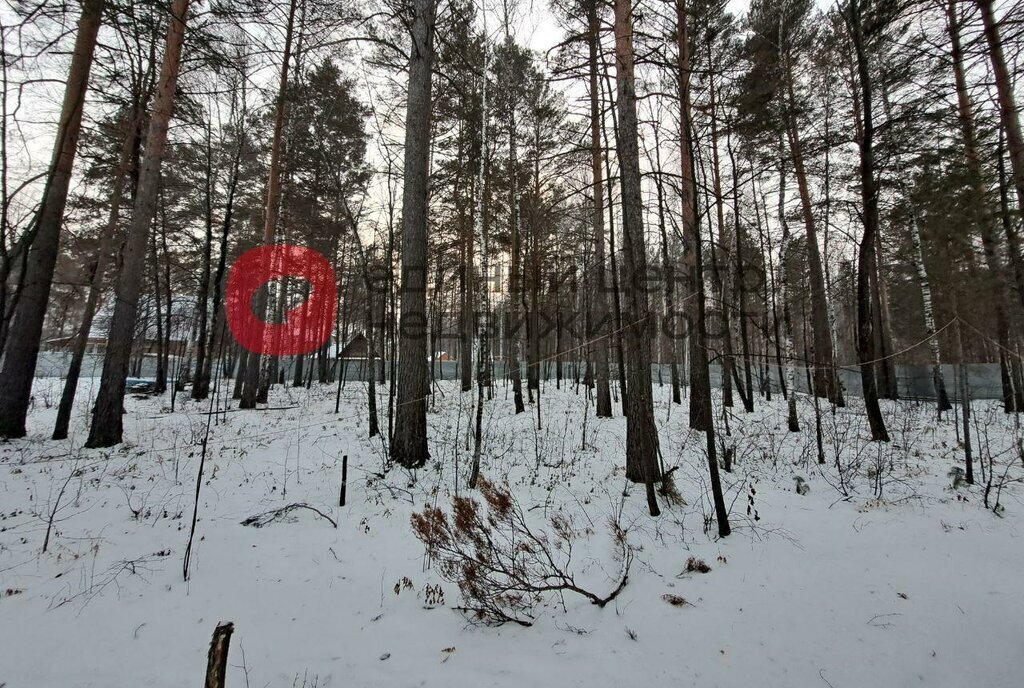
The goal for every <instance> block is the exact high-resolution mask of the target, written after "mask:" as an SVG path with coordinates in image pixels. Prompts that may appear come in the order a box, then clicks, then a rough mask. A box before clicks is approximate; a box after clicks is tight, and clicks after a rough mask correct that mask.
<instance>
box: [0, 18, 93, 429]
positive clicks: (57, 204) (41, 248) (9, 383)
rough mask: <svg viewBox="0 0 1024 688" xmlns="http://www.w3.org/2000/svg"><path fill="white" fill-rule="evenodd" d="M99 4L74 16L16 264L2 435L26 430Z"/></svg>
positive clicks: (0, 376) (0, 399)
mask: <svg viewBox="0 0 1024 688" xmlns="http://www.w3.org/2000/svg"><path fill="white" fill-rule="evenodd" d="M104 5H105V2H104V0H84V2H83V4H82V14H81V16H80V17H79V19H78V29H77V33H76V36H75V47H74V53H73V54H72V57H71V66H70V68H69V69H68V79H67V83H66V85H65V87H64V103H63V105H62V107H61V114H60V122H59V124H58V126H57V137H56V140H55V141H54V145H53V157H52V159H51V162H50V167H49V170H48V172H47V176H46V184H45V186H44V188H43V202H42V205H41V206H40V208H39V213H38V215H37V216H36V219H35V223H34V224H35V227H34V228H33V229H30V230H29V231H30V232H34V236H33V237H32V241H31V247H30V248H29V250H28V252H27V255H26V256H25V258H24V263H23V267H22V268H21V270H22V273H21V275H20V280H21V290H20V292H19V293H18V295H17V306H16V307H15V311H14V316H13V323H12V326H11V327H10V330H9V333H8V335H7V341H6V342H5V345H4V361H3V368H2V369H0V435H2V436H3V437H24V436H25V417H26V415H27V414H28V407H29V403H30V400H31V398H32V381H33V379H34V377H35V372H36V359H37V358H38V356H39V343H40V339H41V338H42V333H43V319H44V318H45V316H46V305H47V302H48V301H49V299H50V287H51V285H52V283H53V272H54V268H55V267H56V265H57V254H58V252H59V250H60V235H61V225H62V224H63V222H64V208H65V206H66V204H67V199H68V187H69V186H70V184H71V174H72V172H73V170H74V165H75V154H76V152H77V151H78V138H79V134H80V133H81V130H82V112H83V110H84V106H85V93H86V90H87V88H88V84H89V72H90V70H91V69H92V62H93V55H94V53H95V51H96V37H97V35H98V33H99V29H100V23H101V22H102V19H103V8H104Z"/></svg>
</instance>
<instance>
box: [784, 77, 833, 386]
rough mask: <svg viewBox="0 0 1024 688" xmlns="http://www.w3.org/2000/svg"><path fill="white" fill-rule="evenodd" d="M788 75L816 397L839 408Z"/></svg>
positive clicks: (789, 121)
mask: <svg viewBox="0 0 1024 688" xmlns="http://www.w3.org/2000/svg"><path fill="white" fill-rule="evenodd" d="M786 72H787V74H786V86H787V96H788V100H789V102H788V109H789V110H790V114H789V115H788V116H787V117H786V125H787V126H786V135H787V138H788V140H789V150H790V153H791V155H792V157H793V174H794V176H795V177H796V184H797V189H798V191H799V193H800V209H801V211H802V216H803V221H804V229H805V231H806V233H807V278H808V281H809V282H810V296H811V334H812V343H813V351H814V355H813V357H811V360H810V361H809V364H810V365H811V366H812V367H813V368H814V390H813V393H814V394H816V395H818V396H820V397H827V398H828V400H829V401H830V402H832V403H833V404H838V403H840V400H841V398H842V392H841V391H840V389H839V381H838V379H837V378H836V368H835V352H834V350H833V346H832V332H831V330H830V329H829V318H828V299H827V297H826V292H825V276H824V270H823V268H822V264H821V250H820V249H819V247H818V227H817V223H816V222H815V219H814V207H813V205H812V203H811V191H810V186H809V185H808V183H807V172H806V170H805V169H804V155H803V144H802V142H801V140H800V130H799V127H798V125H797V122H796V116H795V115H794V114H792V110H793V109H794V108H795V107H796V98H795V96H794V94H793V75H792V72H791V66H790V65H789V63H788V61H787V63H786Z"/></svg>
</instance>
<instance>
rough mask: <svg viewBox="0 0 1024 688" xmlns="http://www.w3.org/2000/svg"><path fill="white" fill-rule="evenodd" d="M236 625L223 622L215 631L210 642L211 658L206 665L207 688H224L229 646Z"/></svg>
mask: <svg viewBox="0 0 1024 688" xmlns="http://www.w3.org/2000/svg"><path fill="white" fill-rule="evenodd" d="M234 630H235V624H233V623H231V622H230V621H222V622H221V623H219V624H217V628H215V629H213V640H211V641H210V657H209V660H208V661H207V663H206V688H224V674H225V672H226V671H227V668H228V645H229V644H230V643H231V633H232V632H233V631H234Z"/></svg>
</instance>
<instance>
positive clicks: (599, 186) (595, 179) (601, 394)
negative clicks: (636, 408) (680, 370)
mask: <svg viewBox="0 0 1024 688" xmlns="http://www.w3.org/2000/svg"><path fill="white" fill-rule="evenodd" d="M600 30H601V26H600V23H599V21H598V16H597V0H588V2H587V48H588V57H589V61H588V67H589V75H588V76H589V79H590V173H591V185H592V189H593V197H594V214H593V217H592V227H593V231H594V262H595V263H596V264H595V266H594V275H595V279H596V282H597V287H596V288H595V289H593V290H592V293H593V299H594V300H593V302H592V316H591V317H592V321H593V322H595V323H597V326H596V327H595V328H594V335H595V336H594V368H595V373H596V375H595V382H596V385H597V388H596V390H595V392H596V394H597V403H596V408H595V412H596V414H597V417H598V418H611V417H612V396H611V387H610V385H609V381H608V374H609V369H608V349H609V346H608V345H609V338H610V337H611V330H612V328H611V327H610V323H609V319H608V284H607V279H608V276H607V272H606V262H607V258H606V256H605V236H604V180H603V175H602V169H601V165H602V153H603V150H602V146H601V124H602V120H603V117H602V116H601V93H600V89H599V86H598V81H597V80H598V49H599V39H600Z"/></svg>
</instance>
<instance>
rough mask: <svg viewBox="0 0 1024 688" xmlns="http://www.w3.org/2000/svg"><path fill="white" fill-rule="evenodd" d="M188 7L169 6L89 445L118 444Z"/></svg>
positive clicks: (184, 0)
mask: <svg viewBox="0 0 1024 688" xmlns="http://www.w3.org/2000/svg"><path fill="white" fill-rule="evenodd" d="M188 9H189V0H172V2H171V6H170V18H169V21H168V25H167V35H166V38H165V41H164V56H163V60H162V62H161V65H160V77H159V80H158V82H157V89H156V96H155V98H154V101H153V110H152V112H151V113H150V118H149V130H148V131H147V133H146V152H145V156H144V157H143V160H142V165H141V168H140V170H139V180H138V187H137V191H136V194H135V206H134V209H133V211H132V220H131V225H130V226H129V227H128V237H127V240H126V242H125V246H124V253H123V258H122V261H121V272H120V274H119V275H118V280H117V286H116V287H115V290H114V294H115V303H114V316H113V319H112V320H111V323H110V330H109V333H108V335H107V352H106V355H105V356H104V358H103V373H102V376H101V379H100V385H99V394H98V395H97V397H96V407H95V410H94V412H93V418H92V425H91V427H90V429H89V439H88V440H87V442H86V446H87V447H110V446H113V445H115V444H118V443H119V442H121V438H122V430H123V426H122V423H123V418H122V414H123V413H124V390H125V378H126V377H127V376H128V363H129V357H130V356H131V350H132V340H133V339H134V336H135V320H136V317H137V315H138V301H139V292H140V287H141V283H142V274H143V270H144V266H145V260H146V244H147V243H148V241H149V231H150V225H151V224H152V222H153V216H154V213H155V212H156V202H157V191H158V186H159V183H160V166H161V164H162V162H163V158H164V151H165V150H166V148H167V130H168V126H169V124H170V119H171V112H172V111H173V109H174V95H175V91H176V89H177V85H178V71H179V68H180V66H181V49H182V44H183V43H184V40H185V22H186V20H187V15H188Z"/></svg>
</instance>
